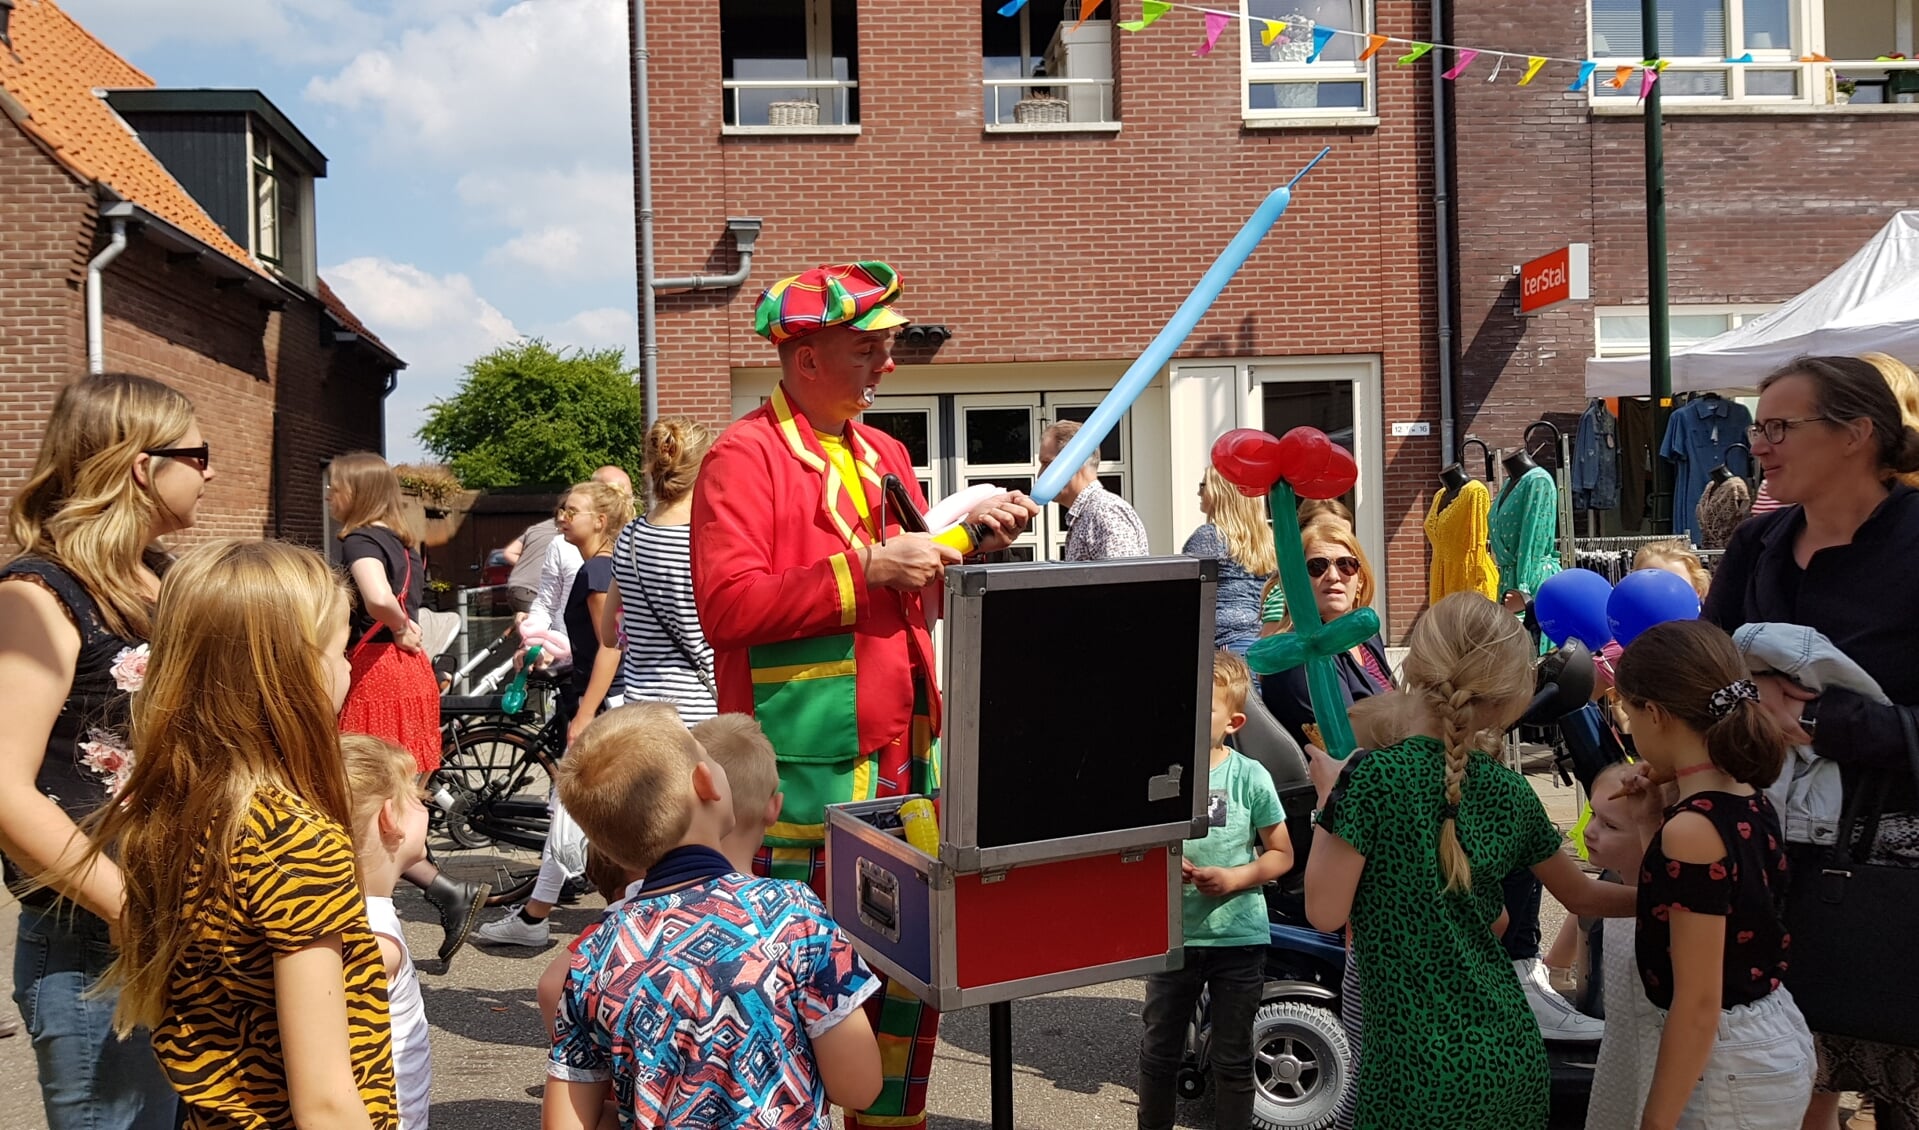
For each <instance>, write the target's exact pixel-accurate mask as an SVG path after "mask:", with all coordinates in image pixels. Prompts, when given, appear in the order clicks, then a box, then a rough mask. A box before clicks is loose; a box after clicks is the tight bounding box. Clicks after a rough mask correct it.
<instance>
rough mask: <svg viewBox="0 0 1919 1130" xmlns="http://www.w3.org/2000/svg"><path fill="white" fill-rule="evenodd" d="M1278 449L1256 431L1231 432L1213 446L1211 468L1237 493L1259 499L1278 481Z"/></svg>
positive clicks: (1264, 434) (1273, 443) (1260, 432)
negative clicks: (1231, 485)
mask: <svg viewBox="0 0 1919 1130" xmlns="http://www.w3.org/2000/svg"><path fill="white" fill-rule="evenodd" d="M1279 447H1280V441H1279V440H1277V439H1274V438H1273V437H1272V436H1271V435H1269V434H1267V433H1266V432H1262V431H1260V430H1258V429H1257V428H1234V429H1233V430H1232V431H1230V432H1227V433H1226V434H1225V435H1223V436H1220V437H1219V439H1217V440H1215V441H1214V442H1213V466H1214V468H1216V469H1217V470H1218V471H1219V473H1220V474H1221V475H1222V476H1224V477H1225V479H1226V481H1227V482H1229V483H1231V484H1233V485H1234V486H1235V487H1238V488H1239V493H1241V494H1243V495H1247V496H1249V497H1251V498H1259V497H1260V496H1262V495H1264V494H1265V493H1266V492H1267V491H1269V490H1271V489H1273V484H1274V483H1276V482H1278V481H1279V475H1280V467H1281V465H1282V464H1281V461H1280V457H1279Z"/></svg>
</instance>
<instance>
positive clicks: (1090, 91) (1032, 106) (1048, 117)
mask: <svg viewBox="0 0 1919 1130" xmlns="http://www.w3.org/2000/svg"><path fill="white" fill-rule="evenodd" d="M981 85H983V86H984V87H985V88H986V126H987V128H988V129H994V128H1004V129H1045V128H1049V127H1050V128H1052V129H1058V130H1070V129H1074V128H1079V127H1091V128H1098V127H1110V126H1115V125H1117V124H1118V120H1117V119H1116V118H1114V117H1113V80H1112V79H1110V78H989V79H984V80H982V82H981Z"/></svg>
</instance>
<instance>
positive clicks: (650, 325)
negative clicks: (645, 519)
mask: <svg viewBox="0 0 1919 1130" xmlns="http://www.w3.org/2000/svg"><path fill="white" fill-rule="evenodd" d="M626 12H627V16H626V18H627V26H628V32H629V35H630V36H631V38H632V43H633V179H634V181H635V182H636V183H635V185H634V191H635V192H637V193H638V194H639V200H638V203H637V207H636V209H635V210H636V211H637V212H638V213H639V221H640V280H639V281H640V286H639V290H640V398H641V401H642V409H643V410H644V412H645V413H646V426H647V429H648V430H649V431H650V430H652V427H653V421H654V420H656V419H658V418H659V415H660V411H659V391H660V343H659V336H658V331H657V329H656V327H655V326H654V318H653V314H654V311H653V290H654V285H655V284H654V283H653V122H652V116H651V112H650V110H649V109H648V107H647V101H646V61H647V58H648V55H647V50H646V0H627V6H626Z"/></svg>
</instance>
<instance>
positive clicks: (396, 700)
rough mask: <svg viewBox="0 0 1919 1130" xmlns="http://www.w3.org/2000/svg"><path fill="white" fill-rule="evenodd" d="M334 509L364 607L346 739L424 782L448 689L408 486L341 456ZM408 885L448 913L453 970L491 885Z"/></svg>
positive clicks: (331, 501)
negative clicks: (424, 639)
mask: <svg viewBox="0 0 1919 1130" xmlns="http://www.w3.org/2000/svg"><path fill="white" fill-rule="evenodd" d="M327 509H328V510H329V511H330V512H331V513H332V515H333V520H334V521H336V522H338V523H339V524H340V552H341V556H342V557H343V558H344V559H345V561H346V564H347V572H348V575H349V576H350V577H351V578H352V581H353V584H352V589H353V594H354V596H355V597H356V598H357V599H355V600H354V602H353V611H352V618H351V621H350V623H349V630H348V633H347V639H348V641H349V642H348V644H347V654H348V658H349V659H350V660H351V661H352V663H353V688H352V689H351V690H350V691H348V692H347V699H346V705H345V706H343V707H341V709H340V731H341V732H342V733H348V734H371V735H373V736H374V737H377V738H384V739H386V740H387V741H389V742H392V743H393V744H395V745H397V746H400V747H401V748H403V749H405V750H406V751H407V752H408V753H411V754H412V755H413V760H414V762H415V763H416V764H417V765H418V766H419V769H420V773H421V777H422V779H424V778H425V777H426V775H428V774H430V773H432V772H433V771H434V770H435V769H438V768H439V767H440V683H439V679H438V678H437V677H435V675H434V673H433V663H432V661H431V660H429V659H428V658H427V655H426V652H425V650H423V648H422V644H421V639H420V625H419V623H418V621H417V620H416V619H415V617H417V616H418V615H419V613H420V604H421V594H423V593H424V592H425V591H426V561H425V559H424V558H423V557H421V555H420V551H419V547H418V546H416V545H414V544H413V539H412V538H411V537H410V536H407V534H406V515H405V513H404V511H403V510H402V509H401V504H400V479H399V476H398V475H395V474H394V473H393V468H392V467H389V466H388V465H387V462H386V460H384V459H382V458H380V457H379V456H378V455H375V454H373V453H372V452H370V451H356V452H350V453H348V454H346V455H342V456H339V457H338V458H336V459H334V460H333V462H332V463H329V464H328V465H327ZM406 879H407V881H408V882H409V883H412V884H413V885H414V886H416V887H419V888H420V889H421V890H422V891H423V892H424V893H425V894H426V897H427V901H428V902H431V903H432V904H433V906H434V909H435V910H437V911H438V912H439V915H440V928H441V933H442V935H443V936H442V938H441V942H440V950H439V957H440V960H441V961H442V962H446V963H451V962H452V960H453V955H454V954H455V953H457V952H459V948H460V944H461V943H462V942H464V941H465V940H466V936H467V934H468V933H469V932H471V931H472V929H473V925H474V923H475V922H476V921H477V920H478V918H479V913H480V910H481V908H482V907H484V906H485V905H486V896H487V892H488V890H489V889H490V885H489V884H484V883H470V882H455V881H453V880H452V879H449V878H447V877H446V876H444V875H442V874H440V869H439V867H438V866H437V865H436V864H434V863H432V862H431V861H428V862H425V863H420V864H416V865H414V866H413V867H411V868H409V869H408V870H407V872H406Z"/></svg>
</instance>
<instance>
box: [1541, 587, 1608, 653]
mask: <svg viewBox="0 0 1919 1130" xmlns="http://www.w3.org/2000/svg"><path fill="white" fill-rule="evenodd" d="M1611 597H1612V582H1610V581H1608V580H1606V578H1604V577H1602V576H1600V575H1599V574H1598V573H1595V572H1593V571H1592V570H1591V569H1568V570H1566V571H1565V572H1563V573H1554V574H1553V575H1552V576H1550V577H1547V578H1546V580H1545V583H1543V584H1541V585H1540V586H1539V591H1538V592H1537V593H1535V594H1534V595H1533V615H1534V616H1535V617H1537V618H1538V620H1539V630H1540V631H1542V632H1545V633H1546V638H1547V639H1549V640H1551V641H1553V643H1554V644H1563V643H1565V642H1566V641H1567V640H1569V639H1574V640H1578V641H1579V642H1580V643H1583V644H1585V645H1586V647H1587V649H1588V650H1591V651H1598V650H1599V649H1600V648H1602V647H1605V646H1606V642H1607V641H1608V640H1610V639H1612V626H1611V625H1610V624H1608V623H1607V621H1606V602H1607V600H1609V599H1610V598H1611Z"/></svg>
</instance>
